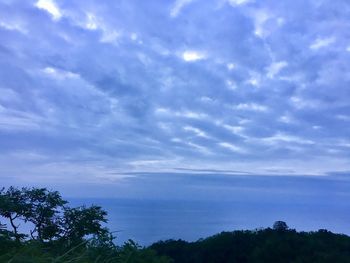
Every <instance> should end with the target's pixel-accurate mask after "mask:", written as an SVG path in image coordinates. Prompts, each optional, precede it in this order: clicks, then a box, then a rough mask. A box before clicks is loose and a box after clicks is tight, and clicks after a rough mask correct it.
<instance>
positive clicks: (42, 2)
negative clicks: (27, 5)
mask: <svg viewBox="0 0 350 263" xmlns="http://www.w3.org/2000/svg"><path fill="white" fill-rule="evenodd" d="M35 6H36V7H37V8H40V9H43V10H45V11H47V12H48V13H50V15H51V16H52V18H53V19H54V20H59V19H60V18H61V17H62V12H61V10H60V9H59V8H58V6H57V4H56V3H55V1H54V0H38V1H37V2H36V4H35Z"/></svg>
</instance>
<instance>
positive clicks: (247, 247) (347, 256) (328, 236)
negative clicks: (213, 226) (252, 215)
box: [150, 222, 350, 263]
mask: <svg viewBox="0 0 350 263" xmlns="http://www.w3.org/2000/svg"><path fill="white" fill-rule="evenodd" d="M283 223H284V222H283ZM278 226H280V223H278ZM282 226H283V228H282V231H281V228H280V227H275V225H274V227H273V229H271V228H267V229H261V230H254V231H233V232H222V233H220V234H218V235H215V236H212V237H209V238H206V239H203V240H198V241H196V242H186V241H182V240H168V241H160V242H157V243H155V244H153V245H152V246H151V247H150V248H152V249H153V250H155V251H157V252H158V254H159V255H164V256H168V257H170V258H172V259H174V263H177V262H179V263H180V262H181V263H190V262H191V263H197V262H198V263H199V262H200V263H226V262H230V263H234V262H237V263H238V262H239V263H244V262H253V263H255V262H257V263H258V262H274V263H279V262H281V263H282V262H283V263H286V262H287V263H288V262H291V263H292V262H293V263H301V262H319V263H321V262H337V263H341V262H350V237H348V236H346V235H340V234H333V233H331V232H329V231H327V230H319V231H317V232H297V231H295V230H292V229H288V228H286V227H285V226H286V224H285V223H284V224H282Z"/></svg>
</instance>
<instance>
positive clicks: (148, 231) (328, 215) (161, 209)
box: [70, 199, 350, 246]
mask: <svg viewBox="0 0 350 263" xmlns="http://www.w3.org/2000/svg"><path fill="white" fill-rule="evenodd" d="M70 203H71V205H73V206H78V205H83V204H85V205H90V204H96V205H101V206H102V207H103V208H104V209H105V210H106V211H107V212H108V219H109V222H108V225H107V226H108V227H109V228H110V230H111V231H116V232H115V234H116V236H117V238H116V243H117V244H122V243H124V242H125V241H127V240H128V239H132V240H134V241H136V242H137V243H138V244H140V245H142V246H147V245H150V244H152V243H153V242H156V241H159V240H166V239H183V240H187V241H195V240H198V239H200V238H205V237H208V236H210V235H213V234H216V233H219V232H221V231H233V230H241V229H256V228H261V227H271V226H272V225H273V223H274V222H275V221H277V220H283V221H285V222H286V223H287V224H288V226H289V227H290V228H294V229H297V230H299V231H302V230H305V231H314V230H315V231H316V230H318V229H328V230H330V231H333V232H338V233H346V234H349V233H350V231H349V229H350V213H349V211H350V209H349V208H350V205H349V204H346V203H344V204H337V205H335V204H332V203H331V202H328V203H327V202H325V204H321V205H320V204H319V203H318V204H317V205H316V204H314V203H310V202H304V203H295V202H294V201H293V202H288V201H285V200H284V201H282V202H279V200H276V201H275V202H273V203H272V202H261V201H260V202H259V201H258V200H257V201H256V202H252V201H248V202H237V201H211V200H200V201H188V200H142V199H71V200H70Z"/></svg>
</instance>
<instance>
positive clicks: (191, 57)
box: [182, 51, 205, 62]
mask: <svg viewBox="0 0 350 263" xmlns="http://www.w3.org/2000/svg"><path fill="white" fill-rule="evenodd" d="M182 58H183V60H185V61H186V62H192V61H197V60H201V59H204V58H205V55H204V54H202V53H199V52H196V51H185V52H184V53H182Z"/></svg>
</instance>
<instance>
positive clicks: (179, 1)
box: [170, 0, 193, 17]
mask: <svg viewBox="0 0 350 263" xmlns="http://www.w3.org/2000/svg"><path fill="white" fill-rule="evenodd" d="M192 1H193V0H176V1H175V3H174V5H173V7H172V8H171V10H170V16H171V17H177V16H178V15H179V13H180V12H181V10H182V9H183V8H184V7H185V6H186V5H188V4H190V3H191V2H192Z"/></svg>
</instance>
